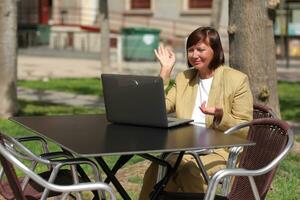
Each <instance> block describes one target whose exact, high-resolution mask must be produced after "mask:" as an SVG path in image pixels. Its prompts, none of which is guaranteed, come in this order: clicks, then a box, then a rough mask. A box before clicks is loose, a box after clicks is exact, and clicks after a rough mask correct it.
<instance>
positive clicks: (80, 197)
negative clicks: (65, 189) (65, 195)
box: [71, 165, 83, 200]
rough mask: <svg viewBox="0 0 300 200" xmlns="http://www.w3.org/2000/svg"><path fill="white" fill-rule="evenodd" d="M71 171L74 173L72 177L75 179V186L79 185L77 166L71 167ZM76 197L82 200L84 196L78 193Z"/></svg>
mask: <svg viewBox="0 0 300 200" xmlns="http://www.w3.org/2000/svg"><path fill="white" fill-rule="evenodd" d="M71 171H72V177H73V182H74V184H78V183H79V178H78V176H77V170H76V166H75V165H72V166H71ZM76 197H77V199H78V200H82V199H83V198H82V194H81V192H76Z"/></svg>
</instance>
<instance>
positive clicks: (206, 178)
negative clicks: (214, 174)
mask: <svg viewBox="0 0 300 200" xmlns="http://www.w3.org/2000/svg"><path fill="white" fill-rule="evenodd" d="M189 154H190V155H192V156H193V157H194V158H195V160H196V162H197V165H198V167H199V169H200V170H201V173H202V175H203V178H204V180H205V182H206V184H207V185H208V184H209V176H208V174H207V172H206V170H205V168H204V165H203V163H202V161H201V159H200V157H199V155H198V154H197V153H195V152H192V151H191V152H189Z"/></svg>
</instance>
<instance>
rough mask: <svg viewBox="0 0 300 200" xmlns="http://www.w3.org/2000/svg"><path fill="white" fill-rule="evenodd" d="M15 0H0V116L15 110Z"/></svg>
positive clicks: (9, 114) (12, 112)
mask: <svg viewBox="0 0 300 200" xmlns="http://www.w3.org/2000/svg"><path fill="white" fill-rule="evenodd" d="M16 33H17V1H16V0H1V1H0V97H1V100H0V118H7V117H9V116H11V115H12V114H14V113H15V112H16V111H17V90H16V77H17V60H16V54H17V41H16V40H17V36H16Z"/></svg>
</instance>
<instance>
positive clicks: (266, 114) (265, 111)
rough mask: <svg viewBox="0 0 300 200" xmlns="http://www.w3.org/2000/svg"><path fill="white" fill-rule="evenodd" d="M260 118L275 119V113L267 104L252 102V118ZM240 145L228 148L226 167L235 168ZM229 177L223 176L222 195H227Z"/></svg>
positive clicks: (240, 149)
mask: <svg viewBox="0 0 300 200" xmlns="http://www.w3.org/2000/svg"><path fill="white" fill-rule="evenodd" d="M261 118H275V119H277V118H278V117H277V115H276V114H275V112H274V111H273V110H272V109H271V108H270V107H268V106H266V105H262V104H257V103H256V104H253V119H261ZM242 149H243V148H242V147H232V148H231V149H230V153H229V156H228V161H227V166H226V168H227V169H231V168H235V167H236V165H237V162H238V155H239V154H240V152H241V151H242ZM230 182H231V179H230V178H229V177H228V178H225V179H224V180H223V183H222V190H223V194H224V195H228V192H229V191H228V190H229V185H230Z"/></svg>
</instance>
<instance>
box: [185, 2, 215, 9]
mask: <svg viewBox="0 0 300 200" xmlns="http://www.w3.org/2000/svg"><path fill="white" fill-rule="evenodd" d="M211 7H212V0H188V8H189V9H201V8H211Z"/></svg>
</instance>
